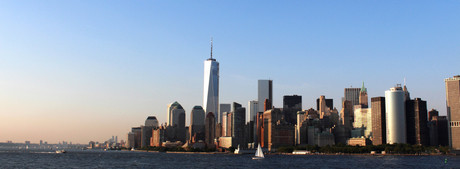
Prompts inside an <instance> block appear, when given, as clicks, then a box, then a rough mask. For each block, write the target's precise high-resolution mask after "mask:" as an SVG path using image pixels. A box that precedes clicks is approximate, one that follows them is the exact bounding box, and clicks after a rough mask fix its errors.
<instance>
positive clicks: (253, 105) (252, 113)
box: [247, 100, 259, 122]
mask: <svg viewBox="0 0 460 169" xmlns="http://www.w3.org/2000/svg"><path fill="white" fill-rule="evenodd" d="M248 109H249V113H248V119H247V122H250V121H255V120H256V115H257V113H258V112H259V101H257V100H251V101H249V102H248Z"/></svg>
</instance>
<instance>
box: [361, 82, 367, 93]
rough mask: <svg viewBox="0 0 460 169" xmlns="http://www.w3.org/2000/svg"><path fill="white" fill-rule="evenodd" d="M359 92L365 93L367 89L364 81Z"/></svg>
mask: <svg viewBox="0 0 460 169" xmlns="http://www.w3.org/2000/svg"><path fill="white" fill-rule="evenodd" d="M361 92H366V93H367V89H366V88H365V87H364V81H363V86H362V87H361Z"/></svg>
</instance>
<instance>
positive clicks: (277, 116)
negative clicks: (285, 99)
mask: <svg viewBox="0 0 460 169" xmlns="http://www.w3.org/2000/svg"><path fill="white" fill-rule="evenodd" d="M282 116H283V114H282V112H281V110H280V109H271V110H267V111H265V112H264V114H263V123H264V124H263V126H264V128H263V147H264V148H268V150H269V151H273V150H276V148H278V147H280V146H292V145H294V141H295V140H294V139H295V127H294V126H292V125H289V124H287V123H286V122H285V121H284V120H283V117H282Z"/></svg>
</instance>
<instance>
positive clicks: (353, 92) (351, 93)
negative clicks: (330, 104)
mask: <svg viewBox="0 0 460 169" xmlns="http://www.w3.org/2000/svg"><path fill="white" fill-rule="evenodd" d="M360 91H361V88H345V90H344V100H348V101H351V105H353V106H354V105H359V93H360Z"/></svg>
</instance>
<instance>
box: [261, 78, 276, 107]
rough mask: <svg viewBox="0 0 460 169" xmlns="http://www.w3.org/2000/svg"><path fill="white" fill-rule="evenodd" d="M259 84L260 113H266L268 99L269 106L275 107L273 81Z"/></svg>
mask: <svg viewBox="0 0 460 169" xmlns="http://www.w3.org/2000/svg"><path fill="white" fill-rule="evenodd" d="M258 83H259V84H258V101H259V112H264V111H263V110H264V105H265V104H264V102H265V99H268V101H269V105H273V81H272V80H259V82H258Z"/></svg>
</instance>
